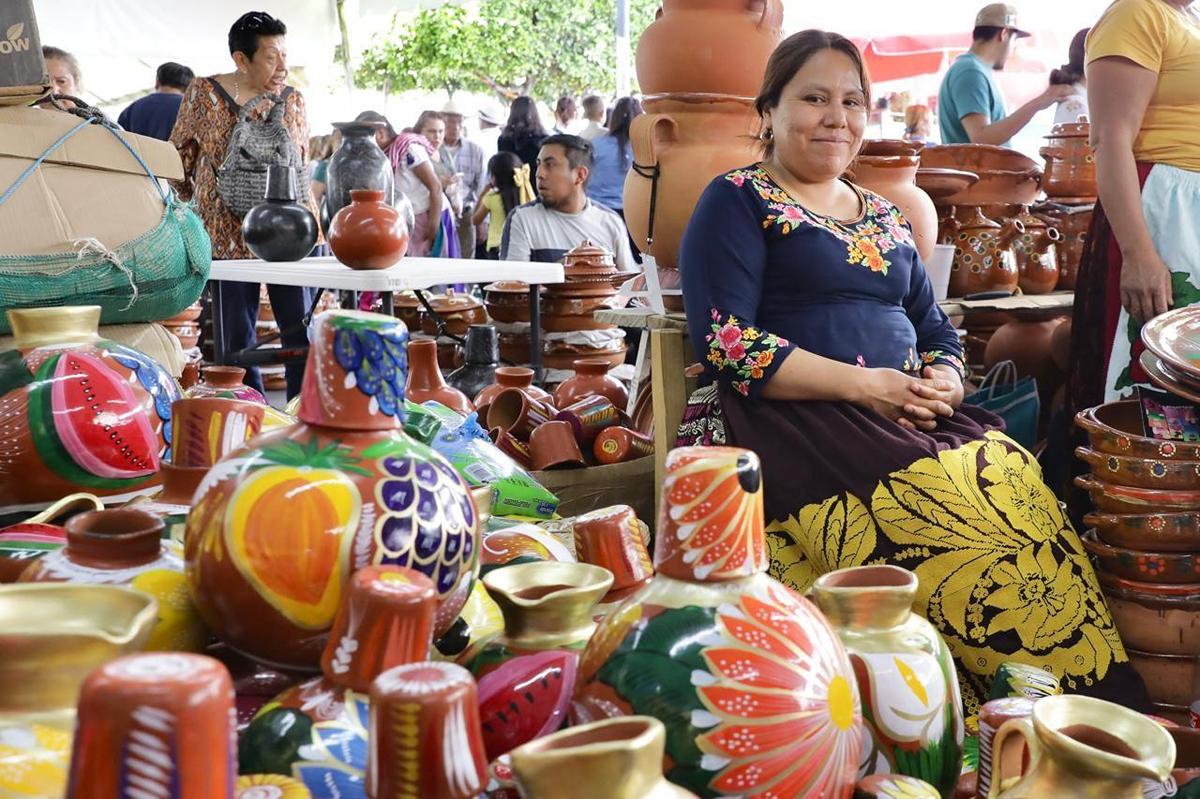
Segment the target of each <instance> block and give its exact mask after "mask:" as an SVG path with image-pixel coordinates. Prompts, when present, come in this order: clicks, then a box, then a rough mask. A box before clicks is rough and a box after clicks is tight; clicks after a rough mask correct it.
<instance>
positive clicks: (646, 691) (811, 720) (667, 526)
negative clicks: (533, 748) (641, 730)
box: [571, 447, 863, 799]
mask: <svg viewBox="0 0 1200 799" xmlns="http://www.w3.org/2000/svg"><path fill="white" fill-rule="evenodd" d="M760 469H761V467H760V464H759V460H758V456H757V455H755V454H754V453H753V452H750V451H748V450H744V449H738V448H735V447H684V448H680V449H676V450H673V451H672V452H671V453H670V454H669V455H667V460H666V470H665V475H666V476H665V479H664V481H663V494H662V510H661V515H660V517H659V524H658V530H657V537H656V539H655V551H654V566H655V569H656V572H657V573H656V574H655V576H654V578H653V579H652V580H650V582H649V583H648V584H647V585H646V586H645V587H643V588H642V589H641V590H640V591H638V592H637V593H635V594H634V595H632V596H631V597H629V598H628V599H627V600H625V602H624V603H622V604H621V605H620V607H618V608H617V609H616V610H614V611H613V612H611V613H610V614H609V615H608V616H607V617H606V618H605V619H604V620H603V621H602V622H601V624H600V627H599V629H597V630H596V633H595V635H593V636H592V640H591V642H590V643H589V644H588V647H587V650H586V651H585V652H584V655H583V659H582V660H581V662H580V667H579V677H578V679H577V681H576V691H575V698H574V701H573V703H572V711H571V718H572V721H573V722H574V723H586V722H589V721H595V720H598V719H601V718H606V717H613V716H621V715H650V716H654V717H656V718H658V719H659V720H660V721H662V722H663V724H665V725H666V728H667V746H666V755H665V756H664V759H663V769H664V773H665V774H666V777H667V778H668V779H669V780H670V781H671V782H673V783H675V784H676V785H679V786H681V787H683V788H686V789H688V790H690V791H692V792H693V793H695V794H697V795H699V796H702V797H723V796H739V797H743V796H779V797H799V796H804V797H812V798H813V799H818V797H830V798H833V797H837V798H839V799H848V798H849V796H850V793H851V791H852V790H853V788H854V784H855V782H856V780H857V775H858V766H859V762H860V758H859V755H860V752H861V751H862V735H863V729H862V725H863V720H862V711H861V708H860V704H859V695H858V686H857V683H856V682H855V677H854V670H853V668H852V667H851V664H850V659H849V657H848V656H847V654H846V650H845V648H844V647H843V646H842V643H841V641H839V640H838V636H837V633H835V632H834V630H833V628H832V627H831V626H830V625H829V623H828V622H827V621H826V620H825V619H824V617H823V616H821V614H820V613H819V612H818V611H817V609H816V607H814V606H813V604H812V603H810V602H809V601H808V600H806V599H804V598H803V597H801V596H800V595H799V594H797V593H796V592H794V591H792V590H791V589H789V588H787V587H785V586H783V585H781V584H780V583H778V582H776V581H775V580H773V579H771V578H770V577H768V576H767V573H766V572H767V564H768V555H767V549H766V541H765V539H764V533H763V509H762V475H761V472H760Z"/></svg>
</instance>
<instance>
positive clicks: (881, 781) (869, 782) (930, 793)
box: [854, 774, 942, 799]
mask: <svg viewBox="0 0 1200 799" xmlns="http://www.w3.org/2000/svg"><path fill="white" fill-rule="evenodd" d="M854 799H942V794H940V793H938V791H937V789H936V788H934V787H933V786H932V785H930V784H929V783H927V782H924V781H923V780H918V779H916V778H915V777H906V776H904V775H902V774H876V775H873V776H870V777H864V778H863V779H862V781H860V782H859V783H858V785H856V786H855V787H854Z"/></svg>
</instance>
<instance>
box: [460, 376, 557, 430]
mask: <svg viewBox="0 0 1200 799" xmlns="http://www.w3.org/2000/svg"><path fill="white" fill-rule="evenodd" d="M495 376H496V382H495V383H492V384H491V385H490V386H487V387H486V388H484V389H483V390H482V391H480V392H479V393H478V394H476V395H475V407H476V408H479V407H482V406H484V405H489V404H491V402H492V400H494V399H495V398H496V395H497V394H499V393H500V392H501V391H503V390H504V389H506V388H519V389H520V390H521V391H522V392H523V393H524V394H525V395H526V396H528V397H530V398H532V399H535V400H537V401H538V402H550V401H552V397H551V395H550V392H549V391H546V390H545V389H542V388H538V387H537V386H535V385H534V384H533V370H532V369H530V368H529V367H527V366H501V367H500V368H499V369H497V370H496V373H495ZM483 421H484V417H483V415H482V414H480V422H481V423H482V422H483Z"/></svg>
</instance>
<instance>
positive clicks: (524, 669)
mask: <svg viewBox="0 0 1200 799" xmlns="http://www.w3.org/2000/svg"><path fill="white" fill-rule="evenodd" d="M578 666H579V653H578V652H572V651H569V650H561V649H551V650H548V651H545V652H537V653H535V654H532V655H518V656H517V657H514V658H512V659H510V660H507V661H505V662H504V663H503V664H502V665H500V666H499V667H497V668H496V669H495V670H493V671H491V672H489V673H488V674H487V675H485V676H484V677H482V678H480V680H479V718H480V723H481V726H482V730H483V745H484V749H485V750H486V753H487V758H488V762H491V761H493V760H495V759H496V758H498V757H500V756H502V755H506V754H508V753H509V752H511V751H512V750H513V749H514V748H516V747H518V746H520V745H522V744H525V743H528V742H529V741H533V740H536V739H538V738H541V737H542V736H543V735H549V734H550V733H552V732H554V731H555V730H557V729H558V728H559V727H561V726H562V725H563V722H565V721H566V720H567V709H568V706H569V705H570V702H571V691H572V689H573V688H574V687H575V674H576V670H577V668H578Z"/></svg>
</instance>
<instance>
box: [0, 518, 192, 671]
mask: <svg viewBox="0 0 1200 799" xmlns="http://www.w3.org/2000/svg"><path fill="white" fill-rule="evenodd" d="M66 533H67V545H66V546H65V547H63V548H62V549H60V550H57V551H55V552H51V553H49V554H48V555H46V556H45V557H43V558H38V559H37V560H35V561H33V562H32V563H31V564H30V565H29V567H28V568H27V569H26V570H25V571H24V572H22V574H21V580H20V581H21V582H26V583H39V582H40V583H83V584H87V585H127V586H129V587H130V588H134V589H136V590H138V591H144V592H145V593H147V594H149V595H150V596H152V597H154V598H155V599H156V600H158V621H157V623H156V624H155V625H154V633H153V634H152V635H151V636H150V640H149V642H147V644H146V648H147V649H150V650H156V651H185V652H197V651H199V650H200V649H201V648H203V646H204V643H205V639H206V637H207V633H206V632H205V630H204V625H203V624H202V623H201V621H200V617H199V615H197V613H196V608H195V606H194V605H193V604H192V600H191V598H190V597H189V596H188V591H187V580H186V579H185V578H184V576H183V560H182V559H181V558H180V557H179V554H178V547H177V546H175V545H173V544H171V543H170V542H166V541H163V540H162V533H163V521H162V519H160V518H158V517H157V516H155V515H153V514H150V513H147V512H145V511H142V510H138V509H136V508H114V509H110V510H95V511H88V512H87V513H81V514H79V515H78V516H73V517H72V518H70V519H68V520H67V523H66Z"/></svg>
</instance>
